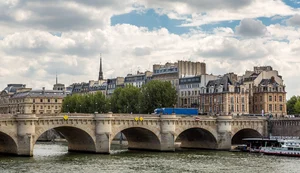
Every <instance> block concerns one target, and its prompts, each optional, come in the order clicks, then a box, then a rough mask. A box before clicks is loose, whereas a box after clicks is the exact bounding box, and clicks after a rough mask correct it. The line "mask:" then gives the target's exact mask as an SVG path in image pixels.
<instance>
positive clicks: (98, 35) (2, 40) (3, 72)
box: [0, 0, 300, 95]
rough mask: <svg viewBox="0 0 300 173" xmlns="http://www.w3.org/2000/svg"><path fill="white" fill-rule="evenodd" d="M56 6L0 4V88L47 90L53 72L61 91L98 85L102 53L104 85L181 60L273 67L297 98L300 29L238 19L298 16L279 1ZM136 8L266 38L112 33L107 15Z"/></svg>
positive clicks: (212, 66) (136, 30) (220, 69)
mask: <svg viewBox="0 0 300 173" xmlns="http://www.w3.org/2000/svg"><path fill="white" fill-rule="evenodd" d="M61 3H62V1H59V0H45V1H43V3H40V2H39V1H38V0H31V1H17V0H10V1H1V2H0V20H1V23H2V25H0V30H1V33H0V88H4V87H5V86H6V84H8V83H26V84H27V86H28V87H33V88H41V87H43V86H46V88H48V89H50V88H52V84H53V83H54V82H55V72H57V73H58V74H59V81H60V82H62V83H65V84H70V83H73V82H83V81H85V82H86V81H88V80H91V79H97V75H98V69H99V54H100V53H102V57H103V65H104V67H103V69H104V76H105V77H106V78H111V77H116V76H125V75H126V74H127V73H133V72H134V71H136V70H138V69H140V70H141V71H144V70H151V69H152V64H154V63H166V62H175V61H177V60H182V59H184V60H192V61H205V62H206V63H207V72H208V73H214V74H223V73H227V72H236V73H238V74H240V75H241V74H243V73H244V71H245V70H251V69H252V68H253V66H256V65H260V66H261V65H272V66H273V67H274V69H276V70H279V73H280V74H281V75H282V76H283V79H284V80H285V84H286V85H287V88H288V94H289V95H292V94H297V92H299V90H298V87H297V86H298V84H297V83H295V80H294V79H297V78H299V77H300V75H299V74H298V72H297V71H296V70H291V69H299V68H300V62H299V53H300V46H299V45H300V30H299V28H295V27H293V26H282V25H280V24H276V25H270V26H264V25H263V24H262V23H261V22H259V21H257V20H252V19H246V20H242V19H244V18H256V17H261V16H266V17H272V16H274V15H278V16H287V15H294V14H295V13H297V12H298V11H299V10H298V9H292V8H291V7H289V6H287V5H285V4H284V3H283V2H282V1H279V0H275V1H274V0H264V1H261V0H254V1H251V2H250V1H247V0H243V1H239V2H237V1H233V0H230V1H221V0H210V1H207V0H205V1H201V2H200V1H196V0H195V1H193V0H191V1H183V0H176V1H171V0H163V1H158V0H155V1H148V0H143V1H135V0H132V1H126V2H125V1H124V2H123V1H122V2H121V1H117V0H113V1H110V0H105V1H93V0H88V1H84V0H76V1H68V0H67V1H63V4H61ZM141 6H145V8H148V7H149V8H155V9H156V10H157V11H158V12H160V14H167V15H169V17H172V18H177V19H185V20H186V21H185V22H186V23H185V24H183V25H184V26H199V25H202V24H207V23H215V22H220V21H229V20H242V22H241V24H240V26H239V27H237V30H236V32H237V33H239V34H240V35H246V36H262V35H264V36H263V37H243V38H242V39H240V37H236V35H235V33H234V31H233V30H232V29H231V28H224V27H218V28H214V29H212V31H210V32H204V31H201V30H199V29H197V28H195V29H194V30H191V32H189V33H184V34H182V35H177V34H172V33H170V32H169V31H168V30H167V29H165V28H160V29H156V30H153V31H151V30H149V29H147V28H145V27H136V26H133V25H128V24H122V25H116V26H110V18H111V16H113V15H117V14H123V13H127V12H130V11H131V10H133V9H139V10H142V9H143V8H141ZM275 9H276V10H275ZM247 20H249V21H247ZM244 22H245V23H244ZM249 24H250V25H249ZM245 26H248V27H246V28H245ZM249 28H250V29H249ZM266 32H267V34H266Z"/></svg>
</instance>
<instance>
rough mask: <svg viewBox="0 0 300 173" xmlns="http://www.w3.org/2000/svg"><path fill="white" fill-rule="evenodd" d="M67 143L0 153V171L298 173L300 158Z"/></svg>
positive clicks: (4, 172) (57, 172)
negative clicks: (92, 149) (26, 152)
mask: <svg viewBox="0 0 300 173" xmlns="http://www.w3.org/2000/svg"><path fill="white" fill-rule="evenodd" d="M67 149H68V147H67V145H66V143H55V144H52V143H38V144H36V145H35V148H34V156H33V157H15V156H4V155H0V173H6V172H7V173H14V172H41V173H47V172H49V173H60V172H61V173H65V172H72V173H75V172H84V173H90V172H91V173H94V172H110V173H113V172H124V173H126V172H134V173H140V172H151V173H152V172H153V173H154V172H172V173H173V172H174V173H176V172H178V173H183V172H218V173H219V172H228V173H229V172H230V173H235V172H236V173H248V172H249V173H256V172H262V173H271V172H272V173H273V172H276V173H280V172H288V173H298V172H300V158H292V157H280V156H265V155H261V154H253V153H240V152H225V151H199V150H188V151H176V152H142V151H128V150H127V149H126V148H122V147H120V146H119V145H113V146H112V151H111V152H112V153H111V154H110V155H101V154H84V153H68V151H67Z"/></svg>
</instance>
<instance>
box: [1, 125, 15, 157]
mask: <svg viewBox="0 0 300 173" xmlns="http://www.w3.org/2000/svg"><path fill="white" fill-rule="evenodd" d="M0 153H8V154H18V145H17V142H16V141H15V139H13V137H11V136H10V135H8V134H6V133H4V132H1V131H0Z"/></svg>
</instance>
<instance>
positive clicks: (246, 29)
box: [235, 19, 267, 37]
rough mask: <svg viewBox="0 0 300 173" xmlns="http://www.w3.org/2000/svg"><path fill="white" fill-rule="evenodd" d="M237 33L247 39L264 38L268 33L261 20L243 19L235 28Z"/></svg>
mask: <svg viewBox="0 0 300 173" xmlns="http://www.w3.org/2000/svg"><path fill="white" fill-rule="evenodd" d="M235 30H236V33H237V34H238V35H241V36H246V37H258V36H264V35H265V34H266V33H267V27H266V26H265V25H264V24H263V23H262V22H261V21H259V20H254V19H243V20H241V22H240V24H239V25H238V26H236V27H235Z"/></svg>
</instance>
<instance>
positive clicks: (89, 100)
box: [62, 92, 109, 113]
mask: <svg viewBox="0 0 300 173" xmlns="http://www.w3.org/2000/svg"><path fill="white" fill-rule="evenodd" d="M108 111H109V100H108V99H106V98H105V96H104V95H103V94H102V93H101V92H97V93H95V94H85V95H79V94H74V95H71V96H67V97H66V98H64V101H63V105H62V112H77V113H94V112H108Z"/></svg>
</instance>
